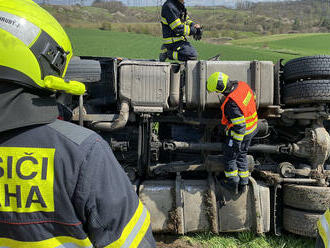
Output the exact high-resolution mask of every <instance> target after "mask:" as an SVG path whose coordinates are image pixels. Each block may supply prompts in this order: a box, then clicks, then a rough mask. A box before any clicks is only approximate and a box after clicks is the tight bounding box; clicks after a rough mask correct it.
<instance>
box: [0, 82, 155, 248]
mask: <svg viewBox="0 0 330 248" xmlns="http://www.w3.org/2000/svg"><path fill="white" fill-rule="evenodd" d="M9 88H10V87H9ZM46 103H47V104H46ZM33 106H34V107H33ZM0 108H1V109H2V112H1V114H0V116H1V122H0V123H1V125H0V126H1V131H0V247H4V248H7V247H10V248H35V247H38V248H55V247H56V248H64V247H66V248H67V247H70V248H81V247H84V248H87V247H140V248H142V247H143V248H146V247H155V244H154V240H153V237H152V234H151V227H150V215H149V213H148V211H147V209H146V208H145V207H144V206H143V205H142V203H141V202H140V201H139V199H138V197H137V195H136V194H135V192H134V191H133V189H132V186H131V184H130V182H129V180H128V178H127V176H126V174H125V172H124V171H123V170H122V168H121V166H120V165H119V164H118V162H117V160H116V158H115V157H114V155H113V153H112V151H111V149H110V147H109V146H108V144H107V143H106V142H105V141H104V140H103V139H102V138H101V137H100V136H99V135H97V134H96V133H95V132H93V131H90V130H89V129H85V128H82V127H79V126H77V125H75V124H71V123H68V122H64V121H60V120H56V117H57V110H56V102H55V100H54V99H51V98H49V97H44V98H43V97H39V96H36V95H33V94H31V93H29V92H25V91H24V90H22V89H21V88H17V89H15V88H11V89H10V90H8V89H7V90H4V89H3V86H2V83H0ZM13 111H16V112H13ZM40 114H43V115H41V116H40ZM34 118H37V119H34ZM6 121H7V122H6ZM5 122H6V123H5Z"/></svg>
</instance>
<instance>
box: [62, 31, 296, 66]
mask: <svg viewBox="0 0 330 248" xmlns="http://www.w3.org/2000/svg"><path fill="white" fill-rule="evenodd" d="M66 31H67V33H68V35H69V36H70V39H71V41H72V43H73V48H74V52H75V55H90V56H108V57H125V58H134V59H157V58H158V55H159V52H160V47H161V44H162V40H161V38H160V37H154V36H151V35H144V34H135V33H126V32H116V31H102V30H97V29H78V28H67V29H66ZM192 44H193V45H194V46H195V47H196V49H197V51H198V53H199V59H201V60H206V59H208V58H210V57H213V56H214V55H216V54H219V53H220V54H221V58H222V59H223V60H272V61H274V62H275V61H277V60H279V59H280V58H283V59H287V60H288V59H291V58H294V57H297V56H295V55H290V54H281V53H277V52H273V51H269V50H267V49H259V48H256V49H251V48H249V47H248V48H245V47H240V46H235V45H215V44H208V43H205V42H196V41H192Z"/></svg>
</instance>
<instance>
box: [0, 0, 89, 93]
mask: <svg viewBox="0 0 330 248" xmlns="http://www.w3.org/2000/svg"><path fill="white" fill-rule="evenodd" d="M71 58H72V47H71V43H70V40H69V38H68V36H67V34H66V33H65V31H64V30H63V28H62V27H61V25H60V24H59V23H58V22H57V21H56V20H55V18H54V17H53V16H51V15H50V14H49V13H48V12H47V11H46V10H44V9H43V8H41V7H40V6H39V5H38V4H36V3H35V2H33V1H32V0H0V79H3V80H7V81H12V82H15V83H19V84H21V85H24V86H28V87H35V88H39V89H40V88H46V89H50V90H64V91H66V92H67V93H71V94H75V95H81V94H83V93H84V92H85V85H84V84H82V83H79V82H74V81H70V82H65V81H64V79H63V78H64V76H65V73H66V70H67V68H68V64H69V61H70V59H71Z"/></svg>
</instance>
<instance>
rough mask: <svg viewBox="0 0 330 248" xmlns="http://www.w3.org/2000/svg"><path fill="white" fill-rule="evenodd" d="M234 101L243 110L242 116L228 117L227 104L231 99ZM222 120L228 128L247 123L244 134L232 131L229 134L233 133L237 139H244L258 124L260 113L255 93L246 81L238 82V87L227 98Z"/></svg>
mask: <svg viewBox="0 0 330 248" xmlns="http://www.w3.org/2000/svg"><path fill="white" fill-rule="evenodd" d="M230 99H231V100H232V101H234V102H235V103H236V104H237V106H238V107H239V109H240V110H241V112H242V114H243V115H242V116H240V117H237V118H234V119H230V121H229V120H228V119H227V117H226V115H225V106H226V104H227V102H228V101H229V100H230ZM221 111H222V113H223V114H222V120H221V123H222V124H223V125H225V126H227V128H226V129H227V130H230V128H231V127H233V126H235V125H241V124H244V123H245V132H244V133H242V134H239V133H235V132H234V131H230V133H228V135H231V136H232V137H233V138H234V139H235V140H238V141H242V140H243V139H244V136H245V135H248V134H251V133H252V132H253V131H254V130H255V129H256V128H257V124H258V114H257V109H256V103H255V99H254V94H253V91H252V90H251V88H250V87H249V85H248V84H247V83H245V82H238V86H237V88H236V89H235V90H234V91H233V92H231V93H230V94H229V95H228V96H227V97H226V99H225V101H224V103H223V104H222V105H221Z"/></svg>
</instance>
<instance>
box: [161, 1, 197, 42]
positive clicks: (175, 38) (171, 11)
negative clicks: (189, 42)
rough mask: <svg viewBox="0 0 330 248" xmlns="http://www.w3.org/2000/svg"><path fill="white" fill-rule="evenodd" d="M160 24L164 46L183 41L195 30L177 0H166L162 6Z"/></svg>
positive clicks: (184, 9) (182, 6) (185, 11)
mask: <svg viewBox="0 0 330 248" xmlns="http://www.w3.org/2000/svg"><path fill="white" fill-rule="evenodd" d="M161 23H162V30H163V43H164V44H165V45H168V44H173V43H175V42H179V41H185V40H186V37H187V36H189V35H194V34H195V33H196V28H195V27H194V23H193V22H192V20H190V18H189V16H188V14H187V9H186V8H185V6H184V4H182V3H180V2H179V1H178V0H167V1H166V2H165V3H164V4H163V7H162V13H161Z"/></svg>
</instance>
